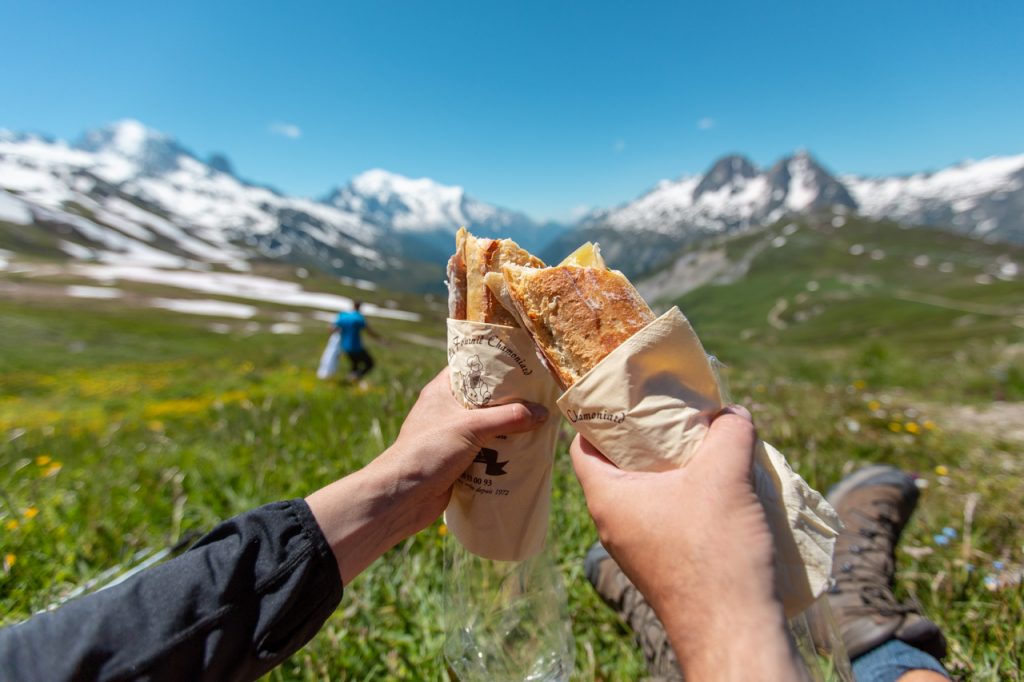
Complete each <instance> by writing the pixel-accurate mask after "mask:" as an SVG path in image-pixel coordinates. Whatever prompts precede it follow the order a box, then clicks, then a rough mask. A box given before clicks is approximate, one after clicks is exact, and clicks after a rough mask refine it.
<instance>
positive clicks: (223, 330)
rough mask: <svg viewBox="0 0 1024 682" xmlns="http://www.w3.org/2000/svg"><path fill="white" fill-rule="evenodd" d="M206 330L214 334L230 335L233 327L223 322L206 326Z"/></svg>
mask: <svg viewBox="0 0 1024 682" xmlns="http://www.w3.org/2000/svg"><path fill="white" fill-rule="evenodd" d="M206 328H207V329H209V330H210V331H211V332H213V333H214V334H230V333H231V325H230V324H225V323H223V322H211V323H210V324H208V325H206Z"/></svg>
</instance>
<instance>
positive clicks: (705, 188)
mask: <svg viewBox="0 0 1024 682" xmlns="http://www.w3.org/2000/svg"><path fill="white" fill-rule="evenodd" d="M755 175H757V166H755V165H754V164H753V163H752V162H751V161H750V159H748V158H747V157H745V156H740V155H739V154H730V155H728V156H723V157H722V158H720V159H719V160H718V161H716V162H715V164H714V165H713V166H711V169H710V170H709V171H708V172H707V173H705V174H704V177H703V179H702V180H701V181H700V184H699V185H697V188H696V189H695V190H694V191H693V196H694V198H699V197H700V196H701V195H702V194H704V193H705V192H715V191H718V190H720V189H721V188H722V187H725V186H726V185H729V184H735V183H737V182H743V181H746V180H749V179H750V178H752V177H754V176H755Z"/></svg>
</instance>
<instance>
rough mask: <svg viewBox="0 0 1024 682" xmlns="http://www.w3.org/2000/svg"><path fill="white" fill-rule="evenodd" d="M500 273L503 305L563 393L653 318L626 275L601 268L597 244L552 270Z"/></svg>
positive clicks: (513, 268)
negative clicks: (512, 312) (526, 333)
mask: <svg viewBox="0 0 1024 682" xmlns="http://www.w3.org/2000/svg"><path fill="white" fill-rule="evenodd" d="M501 273H502V278H503V284H504V290H503V291H504V292H505V297H504V298H503V300H505V301H506V305H508V303H511V305H512V306H513V308H514V309H515V312H516V317H517V318H518V319H519V321H520V323H521V325H522V327H523V328H524V329H525V330H526V331H527V332H528V333H529V334H530V336H531V337H532V338H533V341H534V343H535V344H536V346H537V348H538V349H539V350H540V352H541V354H542V356H543V357H544V359H545V361H546V362H547V364H548V367H549V369H550V370H551V373H552V374H553V375H554V376H555V379H556V380H557V381H558V383H559V384H560V385H561V387H562V389H563V390H564V389H567V388H569V387H570V386H572V385H573V384H574V383H576V382H577V381H579V379H580V378H581V377H582V376H583V375H584V374H586V373H587V372H589V371H590V370H591V369H592V368H593V367H594V366H595V365H597V363H599V362H600V361H601V360H603V359H604V358H605V357H606V356H607V355H608V354H609V353H611V352H612V351H613V350H615V349H616V348H617V347H618V346H619V345H620V344H622V342H623V341H625V340H626V339H628V338H629V337H631V336H632V335H633V334H635V333H637V332H638V331H640V330H641V329H643V328H644V327H646V326H647V325H648V324H650V323H651V322H653V321H654V318H655V315H654V312H653V311H651V309H650V307H649V306H648V305H647V303H646V302H645V301H644V299H643V298H642V297H641V296H640V294H639V293H638V292H637V290H636V289H635V288H634V287H633V285H632V284H631V283H630V282H629V280H628V279H626V276H625V275H623V274H622V273H621V272H619V271H617V270H609V269H608V268H607V267H606V266H605V264H604V260H603V259H602V258H601V254H600V250H599V249H598V248H597V246H596V245H592V244H584V245H583V246H582V247H580V248H579V249H577V251H576V252H574V253H573V254H572V255H570V256H569V257H568V258H566V260H565V261H563V262H562V263H561V264H559V265H557V266H555V267H550V268H536V267H524V266H522V265H518V264H506V265H504V266H503V267H502V269H501ZM488 283H489V284H490V283H491V282H488ZM493 288H494V287H493V286H492V289H493Z"/></svg>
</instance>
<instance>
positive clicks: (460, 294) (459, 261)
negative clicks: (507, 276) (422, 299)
mask: <svg viewBox="0 0 1024 682" xmlns="http://www.w3.org/2000/svg"><path fill="white" fill-rule="evenodd" d="M505 265H519V266H527V267H532V268H543V267H544V261H542V260H541V259H539V258H537V257H536V256H534V255H532V254H530V253H529V252H528V251H526V250H524V249H522V248H520V247H519V245H518V244H516V243H515V242H514V241H512V240H511V239H486V238H480V237H474V236H473V235H472V234H470V233H469V232H468V231H466V228H464V227H463V228H459V231H458V232H457V233H456V235H455V253H454V254H453V255H452V257H451V259H449V261H448V316H449V317H451V318H452V319H455V320H471V321H473V322H487V323H490V324H500V325H505V326H509V327H517V326H519V324H518V322H517V321H516V318H515V316H514V315H513V314H512V313H511V312H509V308H507V307H506V306H505V305H502V303H501V302H500V301H499V299H498V297H497V295H496V294H495V293H494V292H493V291H492V290H491V289H490V288H489V287H488V285H487V279H488V277H492V278H493V277H497V278H498V281H500V280H501V269H502V267H503V266H505ZM493 281H494V280H493V279H492V282H493ZM500 292H501V290H500V288H499V293H500Z"/></svg>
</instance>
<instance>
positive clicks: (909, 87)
mask: <svg viewBox="0 0 1024 682" xmlns="http://www.w3.org/2000/svg"><path fill="white" fill-rule="evenodd" d="M0 26H3V30H2V34H3V36H4V41H3V42H4V46H3V48H2V51H0V127H7V128H12V129H15V130H35V131H41V132H46V133H49V134H53V135H56V136H58V137H63V138H74V137H76V136H77V135H78V134H79V133H80V132H81V131H82V130H83V129H85V128H88V127H91V126H95V125H98V124H102V123H106V122H109V121H112V120H116V119H119V118H126V117H133V118H137V119H139V120H141V121H143V122H144V123H145V124H147V125H149V126H151V127H153V128H157V129H160V130H163V131H165V132H167V133H170V134H172V135H174V136H175V137H177V138H178V139H179V140H181V141H182V142H183V143H184V144H185V145H186V146H188V147H190V148H192V149H193V150H195V151H196V152H198V153H200V154H206V153H209V152H211V151H222V152H225V153H226V154H227V155H228V156H229V157H230V158H231V159H232V161H233V162H234V164H235V166H236V169H237V170H238V171H239V173H240V174H241V175H243V176H244V177H249V178H252V179H255V180H259V181H261V182H268V183H270V184H273V185H275V186H277V187H279V188H281V189H282V190H285V191H287V192H291V193H296V194H304V195H310V196H320V195H322V194H324V193H326V192H327V190H328V189H329V188H330V187H331V186H334V185H337V184H340V183H344V182H345V181H346V180H348V179H349V178H350V177H352V176H353V175H355V174H357V173H359V172H361V171H363V170H366V169H369V168H374V167H381V168H386V169H389V170H392V171H395V172H399V173H403V174H405V175H410V176H415V177H419V176H430V177H433V178H435V179H437V180H439V181H441V182H444V183H448V184H461V185H463V186H465V187H466V188H467V190H468V191H469V192H470V193H472V194H473V195H475V196H477V197H478V198H480V199H483V200H486V201H490V202H494V203H498V204H501V205H505V206H508V207H512V208H517V209H521V210H525V211H527V212H528V213H530V214H532V215H534V216H536V217H541V218H547V217H554V218H559V219H565V218H567V217H569V216H570V215H571V214H572V212H573V211H574V210H579V208H580V207H584V206H608V205H613V204H616V203H619V202H622V201H625V200H628V199H630V198H632V197H634V196H636V195H637V194H639V193H641V192H643V191H645V190H646V189H648V188H650V187H651V186H652V185H653V184H654V183H655V182H657V181H658V180H659V179H662V178H666V177H677V176H679V175H682V174H686V173H696V172H702V171H704V170H705V169H706V168H707V167H708V166H709V165H710V164H711V163H712V162H713V161H714V159H715V158H717V157H718V156H720V155H722V154H724V153H728V152H734V151H737V152H742V153H745V154H747V155H749V156H750V157H751V158H752V159H753V160H754V161H755V162H758V163H760V164H770V163H771V162H772V161H774V160H775V159H777V158H778V157H779V156H781V155H783V154H786V153H788V152H790V151H792V150H794V149H796V148H798V147H806V148H808V149H810V150H811V151H812V152H813V153H815V154H816V155H817V156H818V157H819V158H820V159H821V160H822V161H823V162H825V164H826V165H827V166H829V167H830V168H831V169H832V170H834V171H837V172H857V173H867V174H881V173H894V172H908V171H916V170H924V169H929V168H936V167H939V166H943V165H946V164H949V163H951V162H954V161H957V160H960V159H963V158H979V157H983V156H988V155H993V154H1009V153H1021V152H1024V75H1022V74H1024V40H1022V38H1021V36H1022V35H1024V3H1022V2H1020V1H1019V0H1016V1H1013V2H1010V1H1007V2H986V1H981V2H973V3H968V2H962V1H957V2H951V1H945V0H930V1H927V2H892V1H891V0H889V1H888V2H846V3H833V2H813V3H812V2H806V3H781V2H727V3H724V2H723V3H707V2H701V3H694V2H690V3H685V2H649V1H645V0H640V1H634V2H616V3H610V2H565V3H557V2H489V1H486V0H478V1H477V2H441V1H440V0H424V1H421V2H391V1H387V0H378V1H374V2H370V1H367V2H362V3H341V2H332V3H326V2H325V3H313V2H292V3H284V2H278V3H269V2H245V3H242V2H209V1H206V2H192V1H186V0H176V1H175V2H170V3H155V2H154V3H140V2H131V3H120V2H97V3H86V2H66V3H54V2H46V1H42V0H40V1H36V2H28V1H25V2H13V1H12V0H6V1H5V2H3V3H2V4H0Z"/></svg>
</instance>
